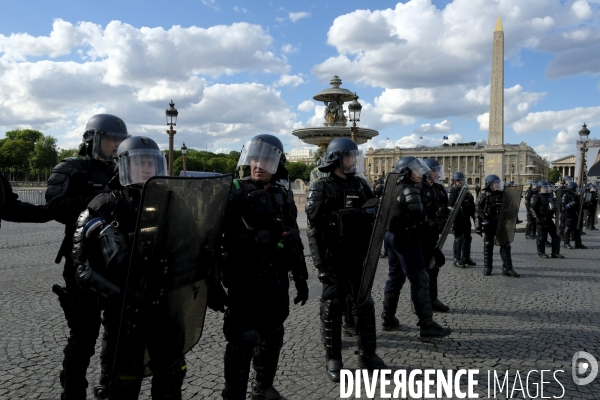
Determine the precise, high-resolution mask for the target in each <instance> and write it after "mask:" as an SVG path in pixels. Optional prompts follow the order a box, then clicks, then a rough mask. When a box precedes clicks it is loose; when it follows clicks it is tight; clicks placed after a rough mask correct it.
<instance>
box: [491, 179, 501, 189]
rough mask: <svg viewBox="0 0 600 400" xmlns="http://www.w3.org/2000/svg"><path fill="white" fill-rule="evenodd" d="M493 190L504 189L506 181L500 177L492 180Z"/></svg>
mask: <svg viewBox="0 0 600 400" xmlns="http://www.w3.org/2000/svg"><path fill="white" fill-rule="evenodd" d="M490 189H491V190H504V181H502V180H500V179H495V180H493V181H491V182H490Z"/></svg>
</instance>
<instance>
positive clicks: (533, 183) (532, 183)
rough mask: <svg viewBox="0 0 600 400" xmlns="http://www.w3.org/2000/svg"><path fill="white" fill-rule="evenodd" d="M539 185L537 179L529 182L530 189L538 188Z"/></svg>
mask: <svg viewBox="0 0 600 400" xmlns="http://www.w3.org/2000/svg"><path fill="white" fill-rule="evenodd" d="M537 185H538V183H537V182H536V181H530V182H529V189H531V190H537Z"/></svg>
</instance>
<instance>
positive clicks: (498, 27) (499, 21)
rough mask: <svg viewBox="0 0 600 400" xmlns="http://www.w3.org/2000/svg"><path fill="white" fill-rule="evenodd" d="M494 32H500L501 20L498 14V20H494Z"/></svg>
mask: <svg viewBox="0 0 600 400" xmlns="http://www.w3.org/2000/svg"><path fill="white" fill-rule="evenodd" d="M494 32H502V18H500V14H498V19H497V20H496V28H494Z"/></svg>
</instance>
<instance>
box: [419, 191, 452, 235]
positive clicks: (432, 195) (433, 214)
mask: <svg viewBox="0 0 600 400" xmlns="http://www.w3.org/2000/svg"><path fill="white" fill-rule="evenodd" d="M422 200H423V206H424V207H425V212H426V213H427V219H428V221H429V223H430V224H431V225H432V228H434V231H435V232H439V231H441V230H442V229H443V228H444V226H445V225H446V221H447V219H448V215H449V214H450V213H449V209H448V193H447V192H446V188H444V186H443V185H441V184H439V183H435V182H432V183H431V184H429V183H427V182H425V183H423V187H422Z"/></svg>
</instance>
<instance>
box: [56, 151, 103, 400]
mask: <svg viewBox="0 0 600 400" xmlns="http://www.w3.org/2000/svg"><path fill="white" fill-rule="evenodd" d="M113 176H114V171H113V167H112V165H108V164H107V163H106V162H103V161H98V160H96V159H94V158H92V157H91V156H89V155H86V156H85V158H83V159H80V158H67V159H65V160H63V161H62V162H61V163H60V164H58V165H57V166H56V167H54V169H53V170H52V174H51V175H50V177H49V179H48V188H47V189H46V201H47V204H48V208H49V210H50V213H51V215H52V217H53V218H54V219H55V220H56V221H58V222H61V223H63V224H65V236H64V238H63V242H62V244H61V246H60V249H59V252H58V255H57V257H56V263H57V264H58V263H60V261H61V259H62V258H63V257H64V258H65V264H64V267H63V278H64V279H65V285H66V288H64V289H63V288H61V287H60V286H58V285H55V286H54V287H53V291H54V292H55V293H56V294H57V295H58V300H59V302H60V306H61V307H62V309H63V311H64V313H65V318H66V320H67V324H68V326H69V337H68V338H67V345H66V346H65V349H64V359H63V369H62V371H61V373H60V382H61V385H62V387H63V390H64V391H63V394H62V398H63V399H66V400H68V399H85V398H86V388H87V386H88V382H87V379H86V373H87V367H88V366H89V363H90V358H91V356H92V355H93V354H94V352H95V347H96V340H97V339H98V335H99V331H100V313H101V308H100V304H99V303H98V298H97V297H96V296H94V295H92V294H90V293H86V292H84V291H82V290H81V289H80V288H79V286H78V285H77V283H76V281H75V269H76V266H75V264H74V263H73V259H72V256H71V250H72V247H73V234H74V233H75V227H76V222H77V219H78V217H79V214H80V213H81V212H83V211H84V210H85V209H86V208H87V206H88V204H89V203H90V201H92V199H94V197H95V196H96V195H97V194H98V193H97V192H98V191H100V190H102V189H103V188H105V187H107V186H108V184H109V181H110V179H111V178H112V177H113Z"/></svg>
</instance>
